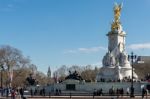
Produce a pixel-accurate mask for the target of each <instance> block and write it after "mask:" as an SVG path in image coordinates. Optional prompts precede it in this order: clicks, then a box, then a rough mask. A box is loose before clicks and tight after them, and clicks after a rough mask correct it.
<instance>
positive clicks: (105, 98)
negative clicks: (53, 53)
mask: <svg viewBox="0 0 150 99" xmlns="http://www.w3.org/2000/svg"><path fill="white" fill-rule="evenodd" d="M0 99H11V98H10V97H9V98H0ZM16 99H20V98H19V97H17V98H16ZM27 99H131V98H130V97H129V96H123V97H121V96H120V97H119V98H117V96H95V97H93V96H72V97H71V98H70V97H69V96H52V97H48V96H46V97H41V96H36V97H28V98H27ZM132 99H142V97H141V96H136V97H135V98H132ZM144 99H150V96H149V97H147V98H146V97H145V98H144Z"/></svg>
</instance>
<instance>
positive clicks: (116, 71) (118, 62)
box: [96, 4, 138, 81]
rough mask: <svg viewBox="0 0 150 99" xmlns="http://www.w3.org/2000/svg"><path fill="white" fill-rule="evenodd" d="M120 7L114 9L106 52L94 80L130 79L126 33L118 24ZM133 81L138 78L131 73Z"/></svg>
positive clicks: (119, 23) (130, 69)
mask: <svg viewBox="0 0 150 99" xmlns="http://www.w3.org/2000/svg"><path fill="white" fill-rule="evenodd" d="M121 9H122V5H117V4H116V5H115V7H114V21H113V23H112V25H111V31H110V32H108V34H107V36H108V41H109V42H108V52H107V53H106V55H105V56H104V57H103V60H102V63H103V67H102V68H101V70H100V72H99V73H98V75H97V77H96V80H97V81H100V80H101V79H105V80H122V79H124V78H131V77H132V67H131V65H130V62H129V61H128V55H127V53H126V51H125V37H126V33H125V32H124V31H123V29H122V26H121V22H120V12H121ZM133 77H134V78H135V79H137V78H138V76H137V75H136V73H135V72H134V73H133Z"/></svg>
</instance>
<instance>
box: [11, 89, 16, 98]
mask: <svg viewBox="0 0 150 99" xmlns="http://www.w3.org/2000/svg"><path fill="white" fill-rule="evenodd" d="M15 97H16V92H15V89H12V90H11V99H15Z"/></svg>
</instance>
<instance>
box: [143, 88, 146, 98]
mask: <svg viewBox="0 0 150 99" xmlns="http://www.w3.org/2000/svg"><path fill="white" fill-rule="evenodd" d="M145 93H146V90H145V88H143V89H142V99H143V98H144V95H145Z"/></svg>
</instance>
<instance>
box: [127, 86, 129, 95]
mask: <svg viewBox="0 0 150 99" xmlns="http://www.w3.org/2000/svg"><path fill="white" fill-rule="evenodd" d="M129 93H130V88H129V87H128V88H127V96H128V95H129Z"/></svg>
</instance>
